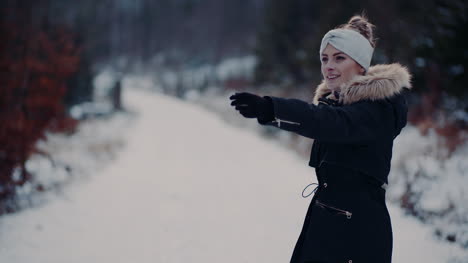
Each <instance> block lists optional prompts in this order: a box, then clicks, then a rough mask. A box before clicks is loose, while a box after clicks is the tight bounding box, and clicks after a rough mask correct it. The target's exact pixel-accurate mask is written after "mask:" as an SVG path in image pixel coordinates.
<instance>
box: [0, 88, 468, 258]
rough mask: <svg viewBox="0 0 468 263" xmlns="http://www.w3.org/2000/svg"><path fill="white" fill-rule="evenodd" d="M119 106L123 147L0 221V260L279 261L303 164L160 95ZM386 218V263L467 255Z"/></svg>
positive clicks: (297, 215)
mask: <svg viewBox="0 0 468 263" xmlns="http://www.w3.org/2000/svg"><path fill="white" fill-rule="evenodd" d="M124 105H125V106H126V107H128V108H129V109H132V110H133V111H135V112H137V113H138V114H139V116H138V119H137V120H135V122H134V123H133V124H132V125H131V127H127V129H128V131H127V132H128V134H127V135H126V138H127V141H126V145H125V148H124V149H123V150H122V151H121V152H120V153H119V154H118V155H117V156H115V158H114V160H113V162H112V163H109V165H107V166H106V168H104V169H99V171H98V172H96V174H94V175H93V176H92V177H91V178H90V180H88V181H87V182H86V183H83V184H71V185H68V186H67V187H66V189H65V190H64V191H63V192H64V193H62V195H60V196H57V197H56V198H55V199H53V200H50V201H49V202H47V203H46V204H43V205H41V206H37V207H35V208H30V209H25V210H23V211H22V212H19V213H16V214H10V215H5V216H3V217H2V218H0V262H12V263H18V262H50V263H53V262H60V263H62V262H70V263H72V262H116V263H117V262H288V260H289V258H290V255H291V252H292V249H293V246H294V244H295V241H296V239H297V237H298V235H299V232H300V228H301V226H302V223H303V219H304V215H305V212H306V209H307V206H308V204H309V202H310V198H309V199H303V198H302V197H301V191H302V189H303V187H304V186H306V185H307V184H308V183H310V182H315V174H314V171H313V169H311V168H310V167H308V166H307V162H305V161H304V159H303V158H302V157H300V156H299V155H297V154H294V153H293V152H292V151H290V150H287V149H286V148H285V147H283V146H282V145H280V144H275V143H272V141H271V140H269V139H264V138H262V137H260V136H258V134H256V133H252V132H251V131H250V130H249V129H244V128H239V127H236V126H233V125H231V124H229V123H228V122H227V121H225V120H223V119H222V118H219V116H218V115H216V114H215V113H212V112H210V111H208V110H206V109H203V108H201V107H198V106H196V105H193V104H191V103H187V102H183V101H180V100H176V99H174V98H171V97H167V96H163V95H157V94H154V93H150V92H149V91H143V90H136V89H124ZM225 107H226V109H225V110H226V111H228V107H229V104H228V100H227V97H226V106H225ZM243 121H244V122H250V123H252V122H254V121H253V120H245V119H244V120H243ZM117 131H118V130H117V129H116V127H109V132H113V133H116V132H117ZM75 158H79V157H75ZM389 210H390V214H391V216H392V224H393V228H394V262H427V263H430V262H437V263H440V262H449V261H448V260H449V259H451V258H452V257H458V258H460V259H461V258H463V257H464V256H467V254H466V251H462V250H460V249H458V247H456V246H451V245H450V244H448V243H444V242H440V241H437V240H436V239H435V238H434V237H433V235H432V231H431V228H429V227H427V226H426V225H423V224H421V223H420V222H419V221H417V220H415V219H414V218H411V217H408V216H406V215H404V214H403V212H402V211H401V210H400V209H399V208H398V207H396V206H393V205H389ZM465 258H468V257H465ZM452 262H463V261H452ZM465 262H466V261H465Z"/></svg>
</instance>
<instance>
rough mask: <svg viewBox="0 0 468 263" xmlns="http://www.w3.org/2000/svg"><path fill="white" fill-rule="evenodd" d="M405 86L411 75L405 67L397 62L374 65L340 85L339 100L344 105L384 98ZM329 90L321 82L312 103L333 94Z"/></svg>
mask: <svg viewBox="0 0 468 263" xmlns="http://www.w3.org/2000/svg"><path fill="white" fill-rule="evenodd" d="M405 87H406V88H408V89H410V88H411V75H410V73H409V72H408V70H407V68H406V67H404V66H402V65H400V64H398V63H394V64H381V65H375V66H372V67H370V68H369V70H368V71H367V74H366V75H363V76H361V75H358V76H356V77H354V78H353V79H351V80H350V81H349V82H347V83H344V84H342V85H341V86H340V96H339V102H340V103H342V104H345V105H346V104H351V103H355V102H358V101H361V100H379V99H385V98H389V97H392V96H393V95H396V94H399V93H400V92H401V91H402V89H403V88H405ZM330 92H332V91H331V90H330V89H329V88H328V87H327V85H326V84H325V82H322V83H321V84H320V85H319V86H318V87H317V90H316V91H315V96H314V100H313V102H314V104H315V105H317V104H318V99H319V98H322V97H327V98H329V99H330V95H332V96H333V92H332V93H331V94H330ZM329 94H330V95H329ZM332 99H333V98H332Z"/></svg>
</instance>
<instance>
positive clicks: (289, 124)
mask: <svg viewBox="0 0 468 263" xmlns="http://www.w3.org/2000/svg"><path fill="white" fill-rule="evenodd" d="M410 88H411V84H410V74H409V73H408V71H407V70H406V68H404V67H402V66H401V65H399V64H390V65H376V66H373V67H371V68H369V70H368V72H367V74H366V75H364V76H357V77H355V78H354V79H353V80H352V81H350V82H349V83H348V84H347V85H343V86H342V87H341V91H340V93H339V96H338V97H337V94H336V93H333V92H331V90H330V89H328V87H327V86H326V85H325V83H322V84H321V85H319V87H318V88H317V91H316V94H315V97H314V103H313V104H309V103H307V102H304V101H301V100H297V99H283V98H276V97H266V98H268V99H271V100H272V102H273V107H274V117H275V120H274V121H262V120H258V121H259V123H261V124H264V125H274V126H276V127H278V128H280V129H283V130H287V131H291V132H296V133H298V134H300V135H303V136H305V137H308V138H312V139H314V143H313V146H312V150H311V156H310V162H309V165H310V166H312V167H314V168H315V169H316V174H317V179H318V183H319V186H318V188H317V191H316V193H315V195H314V197H313V199H312V202H311V204H310V206H309V209H308V211H307V214H306V217H305V221H304V225H303V228H302V231H301V234H300V236H299V239H298V241H297V243H296V246H295V249H294V252H293V255H292V258H291V262H301V263H302V262H347V263H349V262H359V263H364V262H379V263H388V262H391V255H392V227H391V222H390V216H389V214H388V210H387V207H386V204H385V189H384V188H385V186H386V184H387V182H388V180H387V177H388V174H389V171H390V162H391V158H392V147H393V140H394V139H395V138H396V136H397V135H398V134H399V133H400V131H401V129H402V128H403V127H404V126H405V125H406V115H407V105H406V100H405V98H404V93H405V91H406V90H408V89H410Z"/></svg>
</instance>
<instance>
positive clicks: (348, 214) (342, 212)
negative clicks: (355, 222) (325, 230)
mask: <svg viewBox="0 0 468 263" xmlns="http://www.w3.org/2000/svg"><path fill="white" fill-rule="evenodd" d="M315 205H317V206H318V207H320V208H322V209H326V210H327V211H329V212H331V213H333V214H337V215H343V216H346V218H347V219H351V217H352V216H353V213H351V212H350V211H347V210H344V209H340V208H336V207H334V206H331V205H328V204H325V203H323V202H321V201H319V200H315Z"/></svg>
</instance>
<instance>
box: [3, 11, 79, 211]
mask: <svg viewBox="0 0 468 263" xmlns="http://www.w3.org/2000/svg"><path fill="white" fill-rule="evenodd" d="M79 53H80V50H79V49H78V48H77V47H76V46H75V44H74V36H73V34H71V33H70V31H68V30H67V29H66V28H61V27H50V26H47V27H42V28H36V27H34V26H32V25H30V23H23V22H20V21H15V20H11V19H10V20H9V21H8V20H6V19H5V20H3V19H2V21H0V72H1V73H0V123H1V125H0V202H1V200H2V199H4V198H5V197H8V196H10V195H11V194H13V193H14V188H15V186H17V185H21V184H24V183H25V182H26V181H27V180H28V179H29V178H30V175H29V173H28V172H27V170H26V169H25V162H26V161H27V160H28V158H29V156H30V155H31V154H32V153H34V152H35V151H36V149H35V144H36V142H37V140H39V139H41V138H44V133H45V131H46V130H47V129H49V130H52V131H70V130H73V128H74V127H75V126H76V121H74V120H72V119H69V118H67V117H65V112H64V107H63V105H62V101H63V97H64V95H65V91H66V88H67V87H66V80H67V79H68V78H69V77H70V76H71V75H72V74H73V73H74V72H76V70H77V67H78V62H79ZM16 168H20V171H21V173H20V176H19V177H17V176H16V177H15V178H12V174H13V171H14V169H16ZM0 214H1V211H0Z"/></svg>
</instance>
